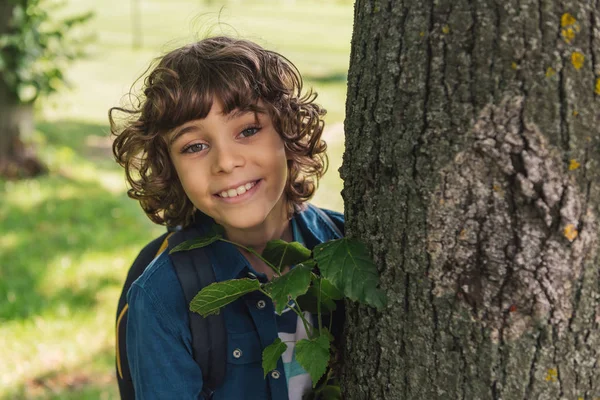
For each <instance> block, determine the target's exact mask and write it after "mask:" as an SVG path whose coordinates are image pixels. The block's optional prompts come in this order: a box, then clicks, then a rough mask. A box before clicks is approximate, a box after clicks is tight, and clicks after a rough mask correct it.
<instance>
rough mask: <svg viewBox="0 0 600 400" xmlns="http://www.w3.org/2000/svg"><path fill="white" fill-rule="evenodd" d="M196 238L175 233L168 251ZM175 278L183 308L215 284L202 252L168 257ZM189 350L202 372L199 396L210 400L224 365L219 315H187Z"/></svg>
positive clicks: (193, 231) (223, 333) (224, 335)
mask: <svg viewBox="0 0 600 400" xmlns="http://www.w3.org/2000/svg"><path fill="white" fill-rule="evenodd" d="M198 235H199V232H198V231H197V230H196V229H194V228H189V229H186V230H184V231H180V232H177V233H175V234H174V235H173V236H172V237H171V238H169V251H170V250H171V249H172V248H174V247H175V246H177V245H178V244H180V243H183V242H185V241H187V240H190V239H193V238H195V237H197V236H198ZM170 257H171V260H172V262H173V266H174V268H175V272H176V274H177V278H178V279H179V283H180V284H181V288H182V290H183V294H184V296H185V301H186V304H189V303H190V302H191V301H192V299H193V298H194V296H196V294H198V292H199V291H200V290H201V289H202V288H204V287H206V286H208V285H210V284H211V283H213V282H215V281H216V278H215V273H214V270H213V267H212V264H211V262H210V259H209V257H208V254H207V251H206V249H204V248H200V249H193V250H188V251H180V252H176V253H173V254H170ZM189 317H190V331H191V333H192V350H193V357H194V360H195V361H196V363H197V364H198V365H199V366H200V368H201V370H202V378H203V380H204V385H203V387H202V394H203V395H204V397H205V398H206V399H210V398H212V395H213V393H214V391H215V389H216V388H218V387H219V386H221V385H222V384H223V381H224V380H225V373H226V361H227V330H226V328H225V320H224V318H223V314H221V313H219V314H217V315H211V316H208V317H206V318H203V317H202V316H200V314H197V313H194V312H191V311H190V312H189Z"/></svg>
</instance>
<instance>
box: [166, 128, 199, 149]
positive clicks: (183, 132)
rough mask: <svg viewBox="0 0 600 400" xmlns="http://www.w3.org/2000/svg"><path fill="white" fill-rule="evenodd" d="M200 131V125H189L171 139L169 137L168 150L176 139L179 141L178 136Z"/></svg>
mask: <svg viewBox="0 0 600 400" xmlns="http://www.w3.org/2000/svg"><path fill="white" fill-rule="evenodd" d="M201 130H202V124H200V123H195V124H191V125H188V126H186V127H184V128H181V129H179V130H178V131H177V132H176V133H175V135H173V137H171V139H170V140H169V146H168V147H169V148H171V146H172V145H173V143H175V141H176V140H177V139H179V137H180V136H183V135H185V134H186V133H190V132H194V131H201Z"/></svg>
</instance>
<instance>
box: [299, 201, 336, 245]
mask: <svg viewBox="0 0 600 400" xmlns="http://www.w3.org/2000/svg"><path fill="white" fill-rule="evenodd" d="M307 205H308V210H310V211H312V212H314V214H315V216H316V217H317V219H319V220H321V222H322V223H324V225H325V226H327V227H329V228H330V229H331V230H332V231H333V232H332V233H333V234H334V237H339V236H343V235H344V222H345V221H344V214H343V213H340V212H338V211H333V210H329V209H327V208H321V207H317V206H315V205H314V204H310V203H308V204H307ZM338 231H339V232H338Z"/></svg>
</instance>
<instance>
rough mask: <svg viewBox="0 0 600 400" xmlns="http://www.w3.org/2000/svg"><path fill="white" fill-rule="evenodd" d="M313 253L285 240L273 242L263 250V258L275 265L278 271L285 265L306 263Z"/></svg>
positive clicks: (296, 243)
mask: <svg viewBox="0 0 600 400" xmlns="http://www.w3.org/2000/svg"><path fill="white" fill-rule="evenodd" d="M310 254H311V251H310V250H309V249H307V248H306V247H304V246H302V244H300V243H298V242H291V243H288V242H286V241H284V240H280V239H278V240H271V241H270V242H269V243H267V246H266V247H265V249H264V250H263V253H262V257H263V259H265V260H267V261H268V262H270V263H271V264H273V265H277V270H278V271H281V267H282V266H285V265H294V264H299V263H301V262H304V261H306V260H308V259H309V258H310Z"/></svg>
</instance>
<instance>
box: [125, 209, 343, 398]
mask: <svg viewBox="0 0 600 400" xmlns="http://www.w3.org/2000/svg"><path fill="white" fill-rule="evenodd" d="M323 211H324V212H325V213H326V214H327V215H328V216H329V217H330V218H331V220H333V222H334V223H335V225H336V226H338V228H341V229H343V224H344V220H343V215H342V214H340V213H337V212H333V211H329V210H323ZM292 222H293V223H294V224H295V225H296V227H297V229H298V230H299V231H300V234H301V235H302V238H303V239H304V242H305V245H306V247H308V248H309V249H312V248H313V247H314V246H316V245H317V244H319V243H323V242H326V241H328V240H332V239H337V238H338V237H339V236H338V234H336V232H335V229H334V228H332V227H331V225H330V222H328V221H326V220H325V219H324V218H323V217H322V216H321V215H320V214H319V213H318V212H316V211H315V210H314V209H311V208H310V207H309V208H307V209H306V210H305V211H303V212H301V213H298V214H296V215H295V216H294V218H293V221H292ZM207 251H208V255H209V257H210V259H211V262H212V265H213V268H214V271H215V277H216V279H217V281H224V280H228V279H235V278H244V277H248V276H249V273H252V274H254V275H259V274H257V273H256V271H254V270H253V268H252V267H251V266H250V264H249V263H248V261H247V260H246V258H245V257H244V256H243V255H242V254H241V253H240V252H239V251H238V250H237V248H236V247H235V246H233V245H231V244H229V243H225V242H221V241H217V242H215V243H213V244H211V245H210V246H208V247H207ZM259 300H265V301H266V304H267V306H266V307H264V308H262V309H261V308H259V307H257V306H256V305H257V302H258V301H259ZM128 304H129V311H128V319H127V356H128V359H129V366H130V369H131V376H132V379H133V383H134V387H135V393H136V398H137V399H177V400H187V399H201V398H202V396H201V394H200V392H201V390H202V372H201V370H200V367H199V366H198V364H197V363H196V362H195V361H194V359H193V358H192V337H191V333H190V329H189V316H188V305H187V304H186V301H185V298H184V295H183V292H182V289H181V286H180V284H179V281H178V280H177V276H176V274H175V271H174V269H173V265H172V263H171V258H170V257H169V255H168V254H167V252H163V253H161V254H160V255H159V256H158V257H157V258H156V259H154V261H152V263H151V264H150V265H149V266H148V267H147V268H146V270H145V271H144V273H143V274H142V275H141V276H140V277H139V278H138V279H137V280H136V281H135V282H134V283H133V285H132V286H131V289H130V290H129V293H128ZM222 312H223V317H224V319H225V325H226V329H227V335H228V343H227V347H228V349H227V354H228V356H227V372H226V377H225V382H224V384H223V385H222V386H221V387H219V388H217V389H216V391H215V392H214V396H213V399H214V400H225V399H227V400H238V399H257V400H258V399H260V400H265V399H272V400H288V390H287V384H286V377H285V372H284V368H283V363H282V361H281V358H280V359H279V361H278V363H277V371H278V372H279V374H269V375H267V377H266V378H264V374H263V369H262V350H263V349H264V348H265V347H266V346H268V345H270V344H271V343H272V342H273V341H274V340H275V339H276V338H277V324H276V320H275V312H274V307H273V303H272V302H271V301H270V299H268V298H267V297H265V296H264V295H263V294H261V293H259V292H254V293H249V294H248V295H246V296H243V297H242V298H240V299H238V300H236V301H235V302H233V303H231V304H229V305H228V306H226V307H225V308H224V309H223V310H222ZM236 349H238V350H240V351H241V356H240V357H239V358H236V357H234V356H233V352H234V350H236ZM236 355H239V353H237V352H236Z"/></svg>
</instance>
